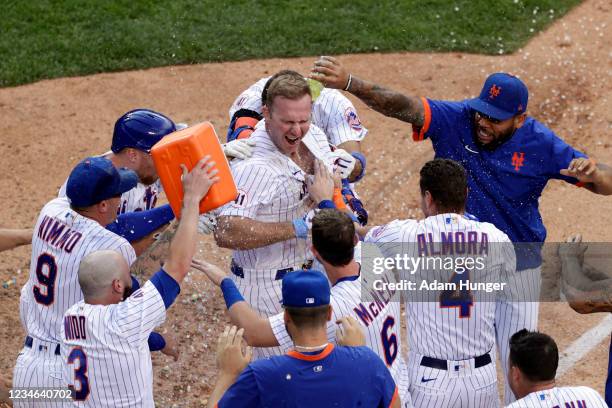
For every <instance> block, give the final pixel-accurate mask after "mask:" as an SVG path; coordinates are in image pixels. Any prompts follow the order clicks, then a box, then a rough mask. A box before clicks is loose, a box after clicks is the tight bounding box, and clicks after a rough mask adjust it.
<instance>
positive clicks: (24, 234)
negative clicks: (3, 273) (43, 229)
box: [0, 228, 32, 251]
mask: <svg viewBox="0 0 612 408" xmlns="http://www.w3.org/2000/svg"><path fill="white" fill-rule="evenodd" d="M30 242H32V230H31V229H5V228H0V251H6V250H9V249H13V248H17V247H18V246H21V245H27V244H29V243H30Z"/></svg>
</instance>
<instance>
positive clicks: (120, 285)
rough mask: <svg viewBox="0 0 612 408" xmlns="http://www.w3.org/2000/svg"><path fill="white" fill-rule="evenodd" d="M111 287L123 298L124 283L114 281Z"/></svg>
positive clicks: (119, 280)
mask: <svg viewBox="0 0 612 408" xmlns="http://www.w3.org/2000/svg"><path fill="white" fill-rule="evenodd" d="M111 285H112V287H113V292H114V293H117V294H119V295H121V296H123V282H121V279H113V282H112V283H111Z"/></svg>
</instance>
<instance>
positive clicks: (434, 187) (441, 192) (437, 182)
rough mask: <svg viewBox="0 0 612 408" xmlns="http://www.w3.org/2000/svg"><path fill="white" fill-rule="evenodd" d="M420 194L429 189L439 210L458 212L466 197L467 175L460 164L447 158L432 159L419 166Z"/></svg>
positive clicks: (462, 207)
mask: <svg viewBox="0 0 612 408" xmlns="http://www.w3.org/2000/svg"><path fill="white" fill-rule="evenodd" d="M420 174H421V180H420V182H419V185H420V187H421V195H424V194H425V192H426V191H429V193H430V194H431V197H432V198H433V201H434V202H435V203H436V206H437V207H438V210H439V212H442V211H445V210H447V211H452V212H459V211H462V210H463V209H464V208H465V200H466V199H467V175H466V172H465V169H464V168H463V166H462V165H461V164H459V163H458V162H456V161H453V160H449V159H434V160H431V161H428V162H427V163H425V165H424V166H423V168H421V173H420Z"/></svg>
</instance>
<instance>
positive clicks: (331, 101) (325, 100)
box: [313, 88, 353, 108]
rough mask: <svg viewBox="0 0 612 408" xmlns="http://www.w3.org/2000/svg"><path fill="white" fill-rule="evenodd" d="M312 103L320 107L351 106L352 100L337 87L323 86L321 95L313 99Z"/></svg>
mask: <svg viewBox="0 0 612 408" xmlns="http://www.w3.org/2000/svg"><path fill="white" fill-rule="evenodd" d="M313 105H315V106H317V105H319V106H321V107H329V108H332V107H338V108H340V107H345V106H353V104H352V102H351V101H350V100H349V98H347V97H346V96H345V95H344V94H343V93H342V92H340V91H338V90H337V89H331V88H323V89H322V90H321V95H319V97H318V98H317V99H316V100H315V101H314V103H313Z"/></svg>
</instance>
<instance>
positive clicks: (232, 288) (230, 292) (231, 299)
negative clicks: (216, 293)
mask: <svg viewBox="0 0 612 408" xmlns="http://www.w3.org/2000/svg"><path fill="white" fill-rule="evenodd" d="M221 291H222V292H223V299H224V300H225V306H226V307H227V310H229V309H230V307H232V306H233V305H234V303H237V302H244V298H243V297H242V295H241V294H240V291H239V290H238V288H237V287H236V284H235V283H234V281H233V280H231V279H230V278H224V279H223V280H222V281H221Z"/></svg>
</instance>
